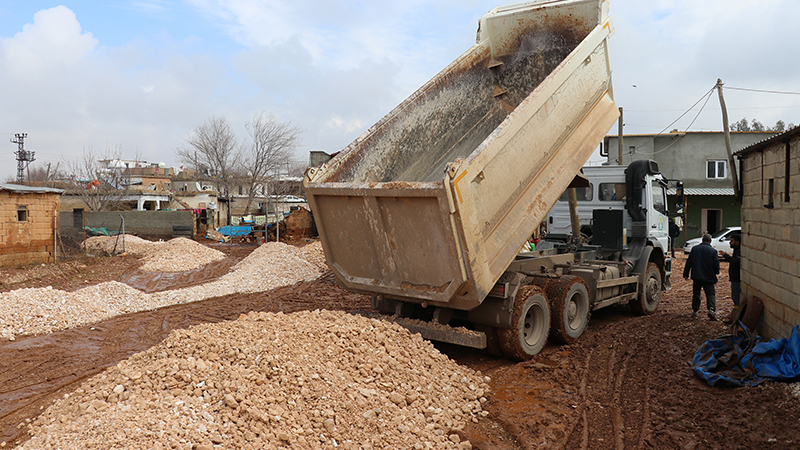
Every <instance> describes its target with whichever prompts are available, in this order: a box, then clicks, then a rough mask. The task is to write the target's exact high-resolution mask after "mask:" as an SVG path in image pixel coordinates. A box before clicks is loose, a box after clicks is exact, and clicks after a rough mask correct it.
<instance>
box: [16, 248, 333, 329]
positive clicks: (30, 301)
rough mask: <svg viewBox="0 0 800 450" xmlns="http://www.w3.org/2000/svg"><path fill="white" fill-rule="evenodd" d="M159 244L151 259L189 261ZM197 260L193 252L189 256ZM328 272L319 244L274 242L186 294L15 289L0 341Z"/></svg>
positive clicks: (108, 288)
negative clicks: (302, 244)
mask: <svg viewBox="0 0 800 450" xmlns="http://www.w3.org/2000/svg"><path fill="white" fill-rule="evenodd" d="M172 241H175V239H173V240H172ZM172 241H170V242H172ZM134 242H135V241H134ZM156 245H158V244H156ZM161 245H164V246H163V247H161V248H163V249H168V250H169V251H158V252H155V253H152V254H148V255H149V256H148V257H152V258H156V259H157V258H164V260H166V261H170V262H171V263H174V262H175V261H178V260H181V261H184V260H188V259H190V258H186V257H175V256H174V255H173V254H174V253H181V252H185V251H187V250H185V249H182V248H181V246H182V245H183V244H178V245H171V244H161ZM197 245H199V246H200V247H203V246H202V245H201V244H197ZM191 251H194V250H191ZM193 255H194V253H189V256H193ZM153 264H154V265H159V264H161V262H159V261H154V262H153ZM184 267H185V268H184V270H191V269H192V268H193V267H194V265H193V264H192V263H188V262H187V265H186V266H184ZM326 269H327V266H326V265H325V258H324V256H323V254H322V246H321V245H320V243H319V242H314V243H311V244H309V245H306V246H304V247H302V248H297V247H293V246H290V245H286V244H283V243H278V242H270V243H267V244H264V245H261V246H259V247H258V248H257V249H256V250H254V251H253V252H252V253H251V254H250V255H248V256H247V258H245V259H243V260H242V261H240V262H239V263H238V264H237V265H235V266H234V267H232V268H231V271H230V272H229V273H228V274H226V275H224V276H222V277H220V278H219V279H217V280H214V281H212V282H209V283H205V284H201V285H198V286H192V287H188V288H183V289H176V290H172V291H163V292H156V293H152V294H147V293H144V292H142V291H139V290H137V289H134V288H132V287H130V286H127V285H125V284H122V283H119V282H116V281H110V282H106V283H101V284H98V285H96V286H89V287H86V288H83V289H80V290H77V291H75V292H66V291H61V290H58V289H53V288H51V287H46V288H36V289H17V290H14V291H9V292H3V293H0V338H1V339H11V340H13V339H14V336H15V335H21V334H44V333H51V332H53V331H56V330H61V329H65V328H71V327H76V326H81V325H86V324H90V323H94V322H97V321H100V320H103V319H106V318H108V317H112V316H115V315H119V314H125V313H131V312H136V311H144V310H150V309H155V308H160V307H162V306H168V305H174V304H178V303H188V302H193V301H198V300H204V299H206V298H212V297H219V296H223V295H229V294H235V293H254V292H265V291H269V290H271V289H275V288H277V287H280V286H285V285H291V284H294V283H297V282H299V281H305V280H313V279H315V278H317V277H319V276H320V275H321V274H322V272H324V271H325V270H326Z"/></svg>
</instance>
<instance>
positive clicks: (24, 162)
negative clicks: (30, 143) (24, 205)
mask: <svg viewBox="0 0 800 450" xmlns="http://www.w3.org/2000/svg"><path fill="white" fill-rule="evenodd" d="M26 137H28V133H17V134H15V135H14V139H12V140H11V142H12V143H14V144H17V149H18V150H17V151H16V152H14V154H15V155H17V183H19V184H22V183H24V182H25V169H27V168H28V165H29V164H30V163H32V162H34V161H36V159H35V158H34V157H33V155H34V154H35V153H36V152H31V151H28V150H25V138H26Z"/></svg>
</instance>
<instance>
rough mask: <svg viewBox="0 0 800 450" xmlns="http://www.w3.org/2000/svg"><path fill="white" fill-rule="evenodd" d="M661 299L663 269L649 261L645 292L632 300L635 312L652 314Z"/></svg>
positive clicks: (632, 307)
mask: <svg viewBox="0 0 800 450" xmlns="http://www.w3.org/2000/svg"><path fill="white" fill-rule="evenodd" d="M660 299H661V271H660V270H658V266H657V265H656V264H655V263H647V272H646V273H645V279H644V292H643V294H642V295H640V296H639V298H637V299H635V300H631V302H630V305H631V309H632V310H633V312H635V313H637V314H642V315H650V314H653V313H654V312H656V309H657V308H658V301H659V300H660Z"/></svg>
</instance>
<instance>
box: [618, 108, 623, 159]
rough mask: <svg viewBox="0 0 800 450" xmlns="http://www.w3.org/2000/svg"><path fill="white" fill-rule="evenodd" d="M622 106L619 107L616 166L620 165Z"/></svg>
mask: <svg viewBox="0 0 800 450" xmlns="http://www.w3.org/2000/svg"><path fill="white" fill-rule="evenodd" d="M622 125H623V123H622V106H620V107H619V131H618V134H619V136H618V140H619V156H618V158H619V159H617V164H619V165H620V166H621V165H622V148H623V147H622Z"/></svg>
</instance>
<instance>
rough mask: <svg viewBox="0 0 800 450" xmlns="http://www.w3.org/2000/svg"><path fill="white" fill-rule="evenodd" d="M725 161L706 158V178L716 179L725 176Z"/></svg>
mask: <svg viewBox="0 0 800 450" xmlns="http://www.w3.org/2000/svg"><path fill="white" fill-rule="evenodd" d="M726 163H727V161H725V160H724V159H723V160H708V161H706V178H708V179H712V180H717V179H720V178H725V176H726V171H725V168H726V167H727V165H726Z"/></svg>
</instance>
